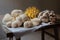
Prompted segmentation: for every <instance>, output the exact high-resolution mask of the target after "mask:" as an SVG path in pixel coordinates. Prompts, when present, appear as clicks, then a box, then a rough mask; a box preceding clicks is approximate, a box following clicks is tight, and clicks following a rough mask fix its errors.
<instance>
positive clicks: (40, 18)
mask: <svg viewBox="0 0 60 40" xmlns="http://www.w3.org/2000/svg"><path fill="white" fill-rule="evenodd" d="M56 19H57V17H56V14H55V13H54V11H52V10H51V11H50V10H44V11H42V12H40V13H38V15H37V16H36V17H35V18H32V19H30V18H29V17H28V16H27V15H26V14H25V13H24V12H23V11H22V10H17V9H15V10H13V11H12V12H11V14H9V13H7V14H5V16H4V18H3V20H2V23H3V24H5V25H6V26H7V27H9V28H17V27H24V28H31V27H34V26H38V25H41V23H42V22H43V23H49V24H54V23H55V22H56Z"/></svg>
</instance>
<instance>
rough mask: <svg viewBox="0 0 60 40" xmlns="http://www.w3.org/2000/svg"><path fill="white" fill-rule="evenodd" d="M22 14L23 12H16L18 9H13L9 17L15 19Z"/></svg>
mask: <svg viewBox="0 0 60 40" xmlns="http://www.w3.org/2000/svg"><path fill="white" fill-rule="evenodd" d="M21 14H23V11H22V10H18V9H15V10H13V11H12V12H11V16H13V17H17V16H19V15H21Z"/></svg>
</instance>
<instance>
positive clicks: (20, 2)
mask: <svg viewBox="0 0 60 40" xmlns="http://www.w3.org/2000/svg"><path fill="white" fill-rule="evenodd" d="M58 4H59V0H0V14H5V13H10V12H11V11H12V10H13V9H22V10H25V9H26V8H27V7H29V6H36V7H38V8H39V9H40V11H41V10H45V9H49V10H54V11H55V12H56V13H59V5H58Z"/></svg>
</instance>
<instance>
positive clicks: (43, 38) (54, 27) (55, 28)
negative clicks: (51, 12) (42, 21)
mask: <svg viewBox="0 0 60 40" xmlns="http://www.w3.org/2000/svg"><path fill="white" fill-rule="evenodd" d="M50 28H53V30H54V35H53V34H51V33H49V32H46V31H45V30H46V29H50ZM58 28H60V23H58V24H53V25H49V26H44V27H41V28H39V29H38V30H36V31H42V32H41V37H42V38H41V40H45V35H44V34H47V35H49V36H51V37H53V38H55V40H59V36H58ZM36 31H35V32H36ZM13 36H14V34H13V33H7V37H9V40H13ZM16 40H21V38H18V39H16Z"/></svg>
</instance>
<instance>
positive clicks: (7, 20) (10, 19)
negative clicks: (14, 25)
mask: <svg viewBox="0 0 60 40" xmlns="http://www.w3.org/2000/svg"><path fill="white" fill-rule="evenodd" d="M9 21H12V16H11V15H10V14H8V13H7V14H5V16H4V18H3V20H2V23H3V24H6V23H7V22H9Z"/></svg>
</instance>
